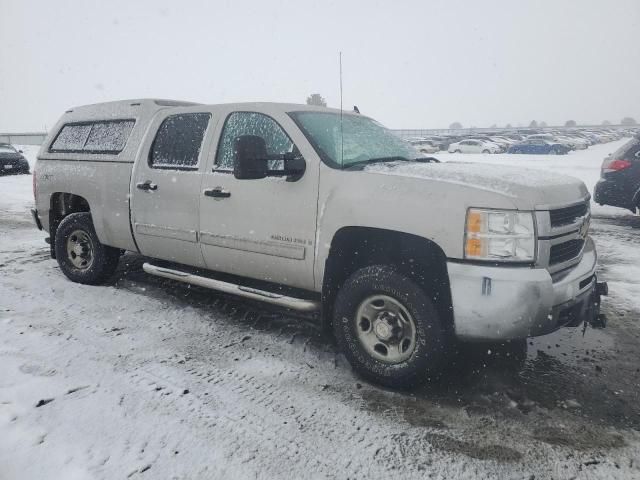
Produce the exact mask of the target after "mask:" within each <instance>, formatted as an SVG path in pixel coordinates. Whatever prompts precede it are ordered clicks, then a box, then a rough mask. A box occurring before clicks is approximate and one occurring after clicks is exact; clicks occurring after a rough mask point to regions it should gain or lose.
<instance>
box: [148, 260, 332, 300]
mask: <svg viewBox="0 0 640 480" xmlns="http://www.w3.org/2000/svg"><path fill="white" fill-rule="evenodd" d="M142 269H143V270H144V271H145V272H147V273H150V274H151V275H157V276H158V277H164V278H170V279H171V280H176V281H178V282H184V283H190V284H192V285H198V286H199V287H205V288H211V289H213V290H218V291H220V292H224V293H230V294H232V295H238V296H240V297H245V298H250V299H252V300H259V301H261V302H266V303H270V304H272V305H278V306H280V307H285V308H290V309H292V310H297V311H299V312H315V311H317V310H319V309H320V302H316V301H314V300H305V299H303V298H294V297H287V296H286V295H280V294H278V293H272V292H266V291H264V290H258V289H257V288H250V287H243V286H242V285H238V284H235V283H229V282H223V281H222V280H214V279H213V278H207V277H201V276H199V275H193V274H191V273H186V272H180V271H179V270H172V269H170V268H164V267H156V266H155V265H151V264H149V263H145V264H143V265H142Z"/></svg>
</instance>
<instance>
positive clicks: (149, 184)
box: [136, 180, 158, 191]
mask: <svg viewBox="0 0 640 480" xmlns="http://www.w3.org/2000/svg"><path fill="white" fill-rule="evenodd" d="M136 188H139V189H140V190H145V191H148V190H157V189H158V185H156V184H155V183H152V182H151V181H150V180H147V181H146V182H140V183H137V184H136Z"/></svg>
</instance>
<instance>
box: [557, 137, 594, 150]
mask: <svg viewBox="0 0 640 480" xmlns="http://www.w3.org/2000/svg"><path fill="white" fill-rule="evenodd" d="M555 140H556V142H558V143H562V144H563V145H566V146H568V147H569V148H571V149H572V150H584V149H586V148H587V147H588V146H589V142H587V141H586V140H584V139H582V138H579V137H574V136H570V135H555Z"/></svg>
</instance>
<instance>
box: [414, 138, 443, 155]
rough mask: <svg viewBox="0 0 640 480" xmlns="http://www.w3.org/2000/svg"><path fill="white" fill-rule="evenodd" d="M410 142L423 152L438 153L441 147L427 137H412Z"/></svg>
mask: <svg viewBox="0 0 640 480" xmlns="http://www.w3.org/2000/svg"><path fill="white" fill-rule="evenodd" d="M409 143H410V144H411V145H413V146H414V148H415V149H416V150H418V151H419V152H422V153H436V152H439V151H440V147H438V146H437V145H435V144H434V143H433V141H431V140H425V139H422V138H421V139H412V140H409Z"/></svg>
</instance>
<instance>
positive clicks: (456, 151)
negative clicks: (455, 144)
mask: <svg viewBox="0 0 640 480" xmlns="http://www.w3.org/2000/svg"><path fill="white" fill-rule="evenodd" d="M453 153H462V151H460V150H454V151H453Z"/></svg>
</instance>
